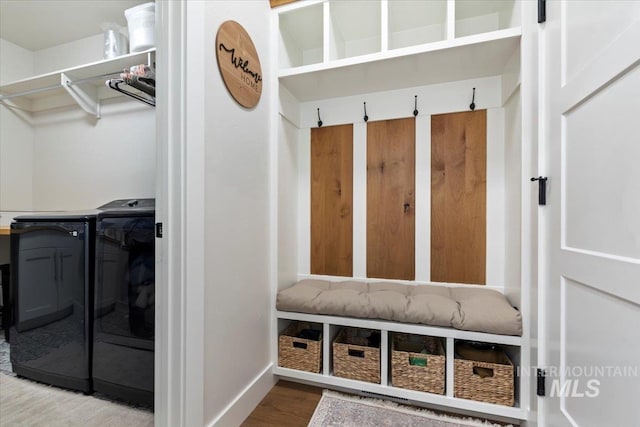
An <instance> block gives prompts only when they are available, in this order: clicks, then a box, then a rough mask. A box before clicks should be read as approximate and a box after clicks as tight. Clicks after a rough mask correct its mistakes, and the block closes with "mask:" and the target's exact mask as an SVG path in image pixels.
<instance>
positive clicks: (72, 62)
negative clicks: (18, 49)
mask: <svg viewBox="0 0 640 427" xmlns="http://www.w3.org/2000/svg"><path fill="white" fill-rule="evenodd" d="M99 32H100V29H99V28H97V33H99ZM103 45H104V35H103V34H102V33H100V34H96V35H95V36H90V37H86V38H84V39H80V40H75V41H73V42H70V43H65V44H61V45H58V46H53V47H50V48H48V49H42V50H38V51H35V52H34V62H33V71H34V73H33V74H34V75H36V76H37V75H40V74H47V73H50V72H52V71H59V70H64V69H66V68H71V67H75V66H78V65H81V64H89V63H91V62H96V61H102V59H103V47H104V46H103ZM113 71H119V70H113Z"/></svg>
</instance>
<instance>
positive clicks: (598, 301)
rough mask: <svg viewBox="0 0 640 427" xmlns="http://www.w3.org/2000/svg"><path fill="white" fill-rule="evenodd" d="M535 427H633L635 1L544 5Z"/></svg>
mask: <svg viewBox="0 0 640 427" xmlns="http://www.w3.org/2000/svg"><path fill="white" fill-rule="evenodd" d="M547 7H548V9H547V22H546V24H544V26H543V27H542V28H543V29H542V33H543V39H542V43H541V48H542V53H543V54H542V55H541V58H542V60H543V64H544V65H543V70H544V72H543V77H542V81H541V84H542V87H543V88H544V92H543V93H542V99H541V102H542V103H543V105H544V106H545V111H546V113H545V114H546V115H547V116H546V117H545V118H544V122H543V123H544V128H543V133H542V135H543V137H544V140H545V141H544V144H543V146H544V147H545V148H544V150H545V153H544V154H545V155H544V156H543V158H545V159H546V161H545V164H544V167H546V168H547V169H546V171H545V170H544V168H543V170H541V173H542V174H543V175H544V174H547V175H548V181H547V184H548V193H547V195H548V200H547V206H545V207H542V208H541V210H540V214H541V216H542V217H543V221H544V225H545V232H544V233H545V239H544V242H543V244H544V249H543V252H544V254H545V260H544V261H543V262H544V265H545V266H546V267H545V271H544V273H543V275H542V279H543V284H542V293H541V295H540V297H541V298H540V300H539V301H540V304H541V307H542V310H541V311H540V317H541V319H540V322H541V323H540V331H541V334H542V336H541V342H540V344H541V347H540V353H539V356H540V358H539V359H540V362H541V364H542V365H543V366H545V367H546V370H547V380H546V389H547V390H546V396H547V397H544V398H541V400H539V408H540V412H539V421H540V422H539V425H546V426H553V427H561V426H570V425H573V426H581V427H587V426H593V427H601V426H616V427H626V426H629V427H631V426H638V425H640V424H639V423H640V372H639V371H640V2H638V1H632V0H631V1H593V0H587V1H579V0H568V1H549V2H547Z"/></svg>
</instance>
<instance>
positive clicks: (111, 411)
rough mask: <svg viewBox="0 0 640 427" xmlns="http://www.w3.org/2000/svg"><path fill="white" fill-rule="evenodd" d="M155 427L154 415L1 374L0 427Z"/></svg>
mask: <svg viewBox="0 0 640 427" xmlns="http://www.w3.org/2000/svg"><path fill="white" fill-rule="evenodd" d="M5 426H6V427H9V426H25V427H26V426H47V427H57V426H60V427H62V426H65V427H68V426H78V427H80V426H82V427H85V426H87V427H88V426H95V427H98V426H99V427H145V426H153V413H152V412H149V411H144V410H140V409H135V408H130V407H128V406H125V405H120V404H117V403H114V402H109V401H106V400H103V399H98V398H95V397H93V396H85V395H83V394H82V393H77V392H72V391H67V390H61V389H59V388H57V387H52V386H47V385H44V384H39V383H35V382H32V381H29V380H26V379H21V378H17V377H13V376H9V375H7V374H6V373H0V427H5Z"/></svg>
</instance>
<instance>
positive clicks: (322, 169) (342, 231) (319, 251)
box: [311, 125, 353, 276]
mask: <svg viewBox="0 0 640 427" xmlns="http://www.w3.org/2000/svg"><path fill="white" fill-rule="evenodd" d="M311 274H326V275H331V276H352V274H353V125H341V126H327V127H323V128H314V129H311Z"/></svg>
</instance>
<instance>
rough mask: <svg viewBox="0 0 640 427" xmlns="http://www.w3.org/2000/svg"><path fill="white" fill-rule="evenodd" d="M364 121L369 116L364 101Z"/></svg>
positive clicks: (367, 119)
mask: <svg viewBox="0 0 640 427" xmlns="http://www.w3.org/2000/svg"><path fill="white" fill-rule="evenodd" d="M364 121H365V122H366V121H369V116H367V103H366V102H365V103H364Z"/></svg>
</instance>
